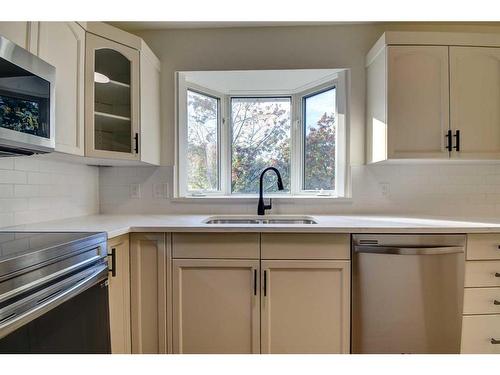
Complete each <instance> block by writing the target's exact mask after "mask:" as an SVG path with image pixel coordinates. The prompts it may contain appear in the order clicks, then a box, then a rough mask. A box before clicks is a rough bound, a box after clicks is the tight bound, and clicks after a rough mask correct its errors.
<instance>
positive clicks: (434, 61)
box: [387, 46, 449, 159]
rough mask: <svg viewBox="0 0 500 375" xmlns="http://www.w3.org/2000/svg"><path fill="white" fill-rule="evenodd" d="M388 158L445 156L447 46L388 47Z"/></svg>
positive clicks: (447, 95)
mask: <svg viewBox="0 0 500 375" xmlns="http://www.w3.org/2000/svg"><path fill="white" fill-rule="evenodd" d="M387 80H388V82H387V122H388V135H387V137H388V157H389V158H393V159H398V158H444V159H446V158H448V157H449V154H448V150H447V149H446V138H445V136H446V134H447V132H448V130H449V86H448V47H444V46H389V47H388V55H387Z"/></svg>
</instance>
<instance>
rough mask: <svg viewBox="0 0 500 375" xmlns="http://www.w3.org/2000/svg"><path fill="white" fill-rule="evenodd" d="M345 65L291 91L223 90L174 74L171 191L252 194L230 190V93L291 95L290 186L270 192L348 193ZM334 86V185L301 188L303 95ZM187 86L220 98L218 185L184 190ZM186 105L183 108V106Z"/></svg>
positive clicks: (183, 195) (207, 194)
mask: <svg viewBox="0 0 500 375" xmlns="http://www.w3.org/2000/svg"><path fill="white" fill-rule="evenodd" d="M347 74H348V70H339V71H338V72H336V73H335V74H333V75H330V76H329V77H328V78H327V79H324V80H322V81H320V82H314V83H312V84H310V85H308V86H304V87H301V88H300V89H298V90H296V91H294V92H289V91H288V92H286V91H279V90H276V91H273V92H256V91H252V92H240V91H238V92H234V93H227V94H224V93H221V92H217V91H214V90H210V89H207V88H204V87H200V86H198V85H195V84H193V83H191V82H186V81H185V79H183V78H182V77H180V73H179V72H178V73H177V90H176V97H177V105H176V119H177V121H176V123H177V126H176V139H177V142H176V163H175V165H176V168H175V177H176V180H177V181H176V183H175V188H174V196H175V197H177V198H199V197H220V198H250V197H255V196H257V195H258V194H257V193H233V192H232V191H231V182H232V181H231V175H232V124H231V120H232V117H231V116H232V114H231V99H233V98H290V101H291V111H290V115H291V119H290V120H291V123H290V153H291V157H290V191H289V192H288V193H284V194H283V193H279V192H276V193H271V194H272V196H273V197H275V198H295V197H297V198H300V197H303V198H305V197H315V196H317V197H329V198H346V197H348V194H347V192H349V191H350V190H349V187H350V186H348V178H347V174H348V171H349V158H348V149H349V144H348V142H349V138H348V131H347V127H348V120H349V117H348V92H347ZM334 87H335V114H336V147H335V154H336V155H335V171H336V180H335V189H332V190H323V191H322V192H320V191H317V190H305V189H303V187H304V174H305V171H304V151H305V150H304V142H305V121H304V119H305V111H304V109H305V106H304V104H305V98H307V97H310V96H314V95H316V94H319V93H321V92H324V91H328V90H329V89H331V88H334ZM187 90H191V91H194V92H197V93H199V94H202V95H206V96H210V97H213V98H216V99H218V104H219V108H218V109H219V111H218V137H217V139H218V147H217V149H218V175H219V190H217V191H203V192H190V191H188V190H187V173H186V171H187V168H186V167H187V162H186V160H187V153H186V151H187ZM182 108H184V111H183V110H182Z"/></svg>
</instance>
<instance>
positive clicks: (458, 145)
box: [453, 130, 460, 151]
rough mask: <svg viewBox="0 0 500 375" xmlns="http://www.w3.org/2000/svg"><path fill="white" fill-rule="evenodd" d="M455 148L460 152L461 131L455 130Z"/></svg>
mask: <svg viewBox="0 0 500 375" xmlns="http://www.w3.org/2000/svg"><path fill="white" fill-rule="evenodd" d="M454 137H455V146H453V148H454V149H455V150H456V151H460V130H455V135H454Z"/></svg>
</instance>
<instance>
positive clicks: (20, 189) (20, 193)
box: [9, 185, 39, 198]
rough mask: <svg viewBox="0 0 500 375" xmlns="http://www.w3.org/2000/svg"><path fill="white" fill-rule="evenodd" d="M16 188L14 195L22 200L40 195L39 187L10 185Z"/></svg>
mask: <svg viewBox="0 0 500 375" xmlns="http://www.w3.org/2000/svg"><path fill="white" fill-rule="evenodd" d="M9 186H13V187H14V195H15V196H16V197H20V198H27V197H36V196H38V195H39V186H38V185H9Z"/></svg>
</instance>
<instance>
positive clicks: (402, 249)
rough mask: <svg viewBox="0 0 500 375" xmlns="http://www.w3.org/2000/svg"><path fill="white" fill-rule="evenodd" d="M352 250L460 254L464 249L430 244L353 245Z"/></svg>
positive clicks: (396, 253)
mask: <svg viewBox="0 0 500 375" xmlns="http://www.w3.org/2000/svg"><path fill="white" fill-rule="evenodd" d="M354 252H356V253H364V254H391V255H443V254H460V253H464V252H465V249H464V247H462V246H430V247H400V246H354Z"/></svg>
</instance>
